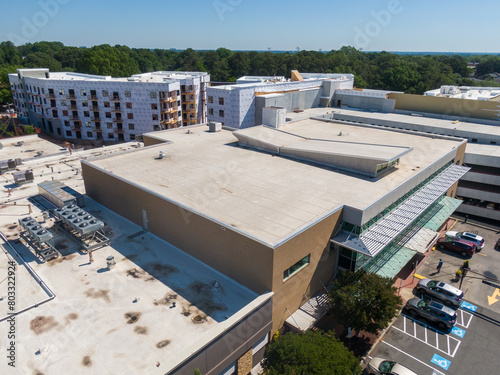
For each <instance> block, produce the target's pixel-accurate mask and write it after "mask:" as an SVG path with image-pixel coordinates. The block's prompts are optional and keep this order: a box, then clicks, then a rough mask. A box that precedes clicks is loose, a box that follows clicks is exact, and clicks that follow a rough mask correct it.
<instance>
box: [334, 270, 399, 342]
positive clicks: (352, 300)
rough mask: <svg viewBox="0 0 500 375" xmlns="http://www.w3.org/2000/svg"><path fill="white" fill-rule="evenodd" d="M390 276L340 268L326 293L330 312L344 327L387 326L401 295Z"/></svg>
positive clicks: (374, 328) (373, 330)
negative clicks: (328, 291)
mask: <svg viewBox="0 0 500 375" xmlns="http://www.w3.org/2000/svg"><path fill="white" fill-rule="evenodd" d="M396 291H397V289H396V287H394V286H393V281H392V279H390V278H386V277H381V276H378V275H376V274H374V273H367V272H366V271H365V270H363V269H361V270H358V271H356V272H343V273H342V274H341V275H340V276H339V277H338V278H337V279H335V281H334V282H333V289H332V291H331V292H330V293H329V298H330V302H331V305H332V310H331V311H332V313H333V314H334V315H335V316H336V317H337V319H338V320H339V323H341V324H342V325H343V326H344V327H346V328H347V327H351V328H352V329H354V330H355V331H356V332H358V333H359V331H361V330H363V331H366V332H369V333H377V332H378V331H379V330H381V329H383V328H385V327H387V325H388V324H389V322H390V321H391V320H392V318H394V317H395V316H396V315H397V314H398V310H399V309H400V308H401V304H402V300H401V297H400V296H398V295H396Z"/></svg>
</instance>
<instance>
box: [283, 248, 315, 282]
mask: <svg viewBox="0 0 500 375" xmlns="http://www.w3.org/2000/svg"><path fill="white" fill-rule="evenodd" d="M310 262H311V254H309V255H307V256H305V257H304V258H302V259H301V260H299V261H298V262H297V263H295V264H294V265H293V266H291V267H290V268H289V269H287V270H285V272H283V280H286V279H288V278H289V277H290V276H292V275H293V274H295V273H297V272H299V271H300V270H301V269H302V268H304V267H305V266H307V265H308V264H309V263H310Z"/></svg>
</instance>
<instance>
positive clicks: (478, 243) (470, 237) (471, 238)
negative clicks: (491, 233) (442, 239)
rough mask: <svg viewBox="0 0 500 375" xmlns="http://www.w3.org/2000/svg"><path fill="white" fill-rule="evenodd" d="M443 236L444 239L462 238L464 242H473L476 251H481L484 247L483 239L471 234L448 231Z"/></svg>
mask: <svg viewBox="0 0 500 375" xmlns="http://www.w3.org/2000/svg"><path fill="white" fill-rule="evenodd" d="M445 235H446V237H449V238H462V239H464V240H466V241H470V242H474V243H475V244H476V247H477V248H478V249H482V248H483V247H484V238H483V237H481V236H478V235H477V234H474V233H471V232H456V231H453V230H450V231H448V232H446V234H445Z"/></svg>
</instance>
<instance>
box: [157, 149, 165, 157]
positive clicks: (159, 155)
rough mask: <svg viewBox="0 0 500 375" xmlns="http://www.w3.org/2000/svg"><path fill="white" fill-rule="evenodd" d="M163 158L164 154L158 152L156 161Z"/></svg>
mask: <svg viewBox="0 0 500 375" xmlns="http://www.w3.org/2000/svg"><path fill="white" fill-rule="evenodd" d="M164 157H165V152H163V151H160V153H159V154H158V159H163V158H164Z"/></svg>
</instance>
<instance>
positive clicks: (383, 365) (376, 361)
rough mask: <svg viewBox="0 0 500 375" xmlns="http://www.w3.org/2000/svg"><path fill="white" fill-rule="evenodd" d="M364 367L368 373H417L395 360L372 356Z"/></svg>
mask: <svg viewBox="0 0 500 375" xmlns="http://www.w3.org/2000/svg"><path fill="white" fill-rule="evenodd" d="M366 369H367V370H368V374H370V375H371V374H375V375H380V374H384V375H418V374H417V373H416V372H413V371H411V370H410V369H409V368H408V367H405V366H403V365H400V364H399V363H397V362H394V361H389V360H387V359H383V358H378V357H374V358H372V360H371V361H370V362H369V363H368V367H367V368H366Z"/></svg>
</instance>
